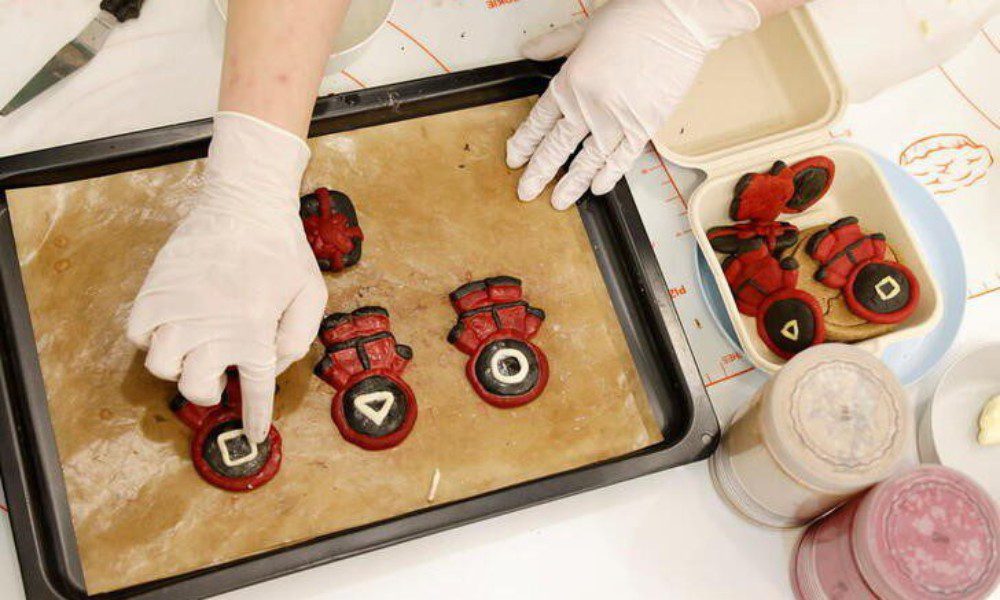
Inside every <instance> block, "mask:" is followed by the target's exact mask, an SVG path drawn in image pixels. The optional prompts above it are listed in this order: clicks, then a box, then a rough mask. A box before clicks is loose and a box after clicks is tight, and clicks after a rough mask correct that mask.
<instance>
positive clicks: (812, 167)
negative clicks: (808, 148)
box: [782, 156, 836, 213]
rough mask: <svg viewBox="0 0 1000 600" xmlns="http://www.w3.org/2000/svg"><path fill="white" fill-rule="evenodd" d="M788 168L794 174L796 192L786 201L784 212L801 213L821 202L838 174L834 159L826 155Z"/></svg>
mask: <svg viewBox="0 0 1000 600" xmlns="http://www.w3.org/2000/svg"><path fill="white" fill-rule="evenodd" d="M788 170H789V171H790V172H791V174H792V184H793V185H794V186H795V193H794V194H792V197H791V198H790V199H789V200H788V202H786V203H785V207H784V209H783V210H782V212H786V213H800V212H802V211H804V210H806V209H807V208H809V207H810V206H812V205H813V204H816V203H817V202H819V199H820V198H822V197H823V196H825V195H826V193H827V192H828V191H830V186H831V185H833V177H834V175H835V174H836V167H835V166H834V164H833V161H832V160H830V159H829V158H827V157H825V156H813V157H810V158H807V159H805V160H801V161H799V162H797V163H795V164H794V165H792V166H790V167H788Z"/></svg>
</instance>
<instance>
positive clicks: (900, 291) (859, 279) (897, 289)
mask: <svg viewBox="0 0 1000 600" xmlns="http://www.w3.org/2000/svg"><path fill="white" fill-rule="evenodd" d="M887 278H889V279H887ZM890 279H891V281H890ZM880 290H881V292H882V294H881V295H880V294H879V291H880ZM851 291H852V293H853V294H854V297H855V299H857V301H858V303H859V304H861V306H864V307H865V308H867V309H868V310H870V311H872V312H874V313H878V314H880V315H885V314H891V313H894V312H896V311H899V310H901V309H903V308H904V307H905V306H906V305H907V304H909V302H910V280H909V279H908V278H907V277H906V276H905V275H904V274H903V272H902V271H900V270H899V269H897V268H895V267H894V266H892V265H891V264H886V263H870V264H867V265H865V266H864V267H862V268H861V270H860V271H858V274H857V275H856V276H855V278H854V285H853V286H852V287H851ZM883 296H891V297H888V298H885V299H883Z"/></svg>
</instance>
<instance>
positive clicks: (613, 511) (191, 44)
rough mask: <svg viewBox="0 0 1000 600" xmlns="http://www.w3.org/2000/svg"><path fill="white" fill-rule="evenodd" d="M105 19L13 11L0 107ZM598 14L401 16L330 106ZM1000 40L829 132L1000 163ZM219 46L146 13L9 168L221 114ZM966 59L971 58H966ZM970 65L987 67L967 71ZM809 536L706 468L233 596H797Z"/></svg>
mask: <svg viewBox="0 0 1000 600" xmlns="http://www.w3.org/2000/svg"><path fill="white" fill-rule="evenodd" d="M96 4H97V2H96V1H93V0H44V1H43V0H0V57H2V58H0V104H2V103H4V102H6V100H7V99H8V98H10V97H11V96H12V95H13V94H14V93H15V92H16V91H17V89H19V88H20V86H21V85H22V84H23V83H24V81H25V80H26V79H27V78H28V77H30V76H31V75H32V74H33V73H34V72H35V71H36V70H37V68H38V67H39V66H41V64H43V63H44V62H45V61H46V60H47V59H48V58H49V57H50V56H51V55H52V54H53V53H54V52H55V51H56V50H57V49H58V48H59V47H60V46H61V45H62V44H63V43H65V42H66V41H67V40H68V39H69V38H71V37H73V36H74V35H75V34H76V33H77V32H78V31H79V30H80V29H81V27H82V26H83V25H84V24H85V23H86V22H87V21H88V20H89V19H90V18H91V16H92V15H93V12H94V7H95V5H96ZM491 7H492V8H491ZM590 8H591V2H587V1H584V2H578V1H577V0H552V1H550V2H531V1H529V0H522V1H520V2H518V1H515V2H512V3H509V4H499V3H495V2H489V1H487V0H450V1H448V2H400V3H399V6H398V7H397V10H396V12H395V14H394V15H393V17H392V22H393V25H392V26H390V27H386V28H385V29H383V30H382V31H381V32H380V34H379V36H378V38H377V39H376V40H375V42H374V43H373V45H372V47H371V49H370V51H369V52H368V53H367V54H366V55H365V56H364V57H363V58H362V59H361V60H360V61H358V62H357V63H356V64H354V65H351V66H350V67H348V69H347V72H345V73H337V74H334V75H333V76H331V77H329V78H327V79H326V80H325V81H324V85H323V92H324V93H329V92H335V91H344V90H348V89H356V88H357V87H359V86H361V85H364V86H371V85H377V84H380V83H387V82H390V81H398V80H403V79H412V78H415V77H419V76H424V75H431V74H437V73H441V72H443V71H444V70H445V69H448V70H460V69H463V68H470V67H474V66H480V65H484V64H491V63H498V62H504V61H508V60H513V59H515V58H517V53H516V48H517V45H518V43H519V42H520V41H521V40H522V39H524V38H525V37H527V36H530V35H532V34H534V33H538V32H541V31H543V30H546V29H548V28H549V26H550V24H555V25H559V24H562V23H565V22H567V21H569V20H571V19H574V18H578V17H581V16H585V15H584V13H585V12H588V11H589V10H590ZM993 25H996V22H994V23H993ZM998 41H1000V28H998V27H995V26H994V27H992V29H988V30H987V31H985V32H983V34H982V36H981V39H979V38H977V40H975V41H974V46H975V47H973V48H970V49H968V50H966V51H965V54H963V55H962V56H959V57H958V58H956V59H954V60H953V61H952V63H949V64H948V66H947V70H937V71H932V72H930V73H928V74H927V75H924V76H921V77H920V78H918V79H916V80H913V81H911V82H908V83H906V84H904V85H903V86H900V87H898V88H896V89H894V90H892V91H891V92H889V93H886V94H883V96H881V97H879V98H876V99H875V100H872V101H870V102H868V103H866V104H864V105H860V106H854V107H852V108H851V109H850V110H849V111H848V113H847V115H846V117H845V119H844V121H843V122H842V123H840V124H839V125H838V127H837V128H836V131H833V132H831V133H833V134H834V135H836V136H840V137H848V138H850V139H852V140H853V141H856V142H858V143H861V144H864V145H866V146H868V147H870V148H872V149H874V150H876V151H879V152H882V153H883V154H885V155H887V156H889V157H890V158H893V159H894V158H895V157H896V156H898V153H899V151H900V150H901V149H902V148H905V147H906V145H907V144H908V143H909V142H911V141H913V140H915V139H918V138H920V137H923V136H926V135H930V134H934V133H939V132H945V131H950V132H968V135H970V136H972V137H975V138H976V139H977V140H978V141H979V142H980V143H983V144H984V145H986V146H987V147H988V148H990V149H991V151H992V153H993V155H994V156H995V157H997V159H998V160H1000V133H998V130H997V127H996V122H997V121H998V120H1000V110H997V109H998V108H1000V90H997V89H996V86H993V89H992V90H989V89H988V90H986V92H982V90H981V88H976V89H974V90H972V91H971V92H970V91H969V90H968V89H964V90H963V88H962V82H963V77H965V76H966V74H968V73H970V72H971V75H968V76H969V77H974V76H975V73H977V72H996V69H997V67H1000V64H998V63H997V62H994V66H993V67H992V69H990V68H987V69H986V70H985V71H981V70H980V69H981V68H982V65H983V63H982V56H983V55H984V53H985V55H988V57H989V60H993V61H1000V58H998V56H997V53H998V50H997V46H998V45H1000V44H998ZM221 47H222V24H221V20H220V19H219V18H218V15H217V14H216V13H215V9H214V6H213V3H212V2H211V0H169V2H168V1H166V0H148V2H147V3H146V6H145V9H144V11H143V14H142V17H141V18H140V19H139V20H138V21H135V22H131V23H129V24H127V25H126V26H123V27H121V28H120V29H119V30H118V31H116V32H114V33H113V35H112V37H111V38H110V39H109V41H108V44H107V46H106V47H105V48H104V49H103V50H102V51H101V53H100V54H99V55H98V56H97V58H96V59H95V60H94V61H93V62H92V64H90V65H88V66H87V67H86V68H85V69H83V70H82V71H81V72H80V73H78V74H76V75H75V76H73V77H72V78H70V79H69V80H68V81H66V82H64V83H63V84H62V85H61V86H59V88H58V89H55V90H52V91H50V92H49V93H47V94H45V95H44V96H42V97H40V98H37V99H36V100H35V101H33V102H32V103H31V104H29V105H27V106H26V107H24V108H22V109H21V110H19V111H17V112H15V113H14V114H13V115H12V116H10V117H8V118H0V156H2V155H8V154H14V153H18V152H23V151H27V150H31V149H37V148H44V147H50V146H56V145H61V144H65V143H69V142H73V141H79V140H83V139H90V138H95V137H101V136H105V135H111V134H115V133H123V132H127V131H134V130H138V129H144V128H148V127H153V126H159V125H166V124H171V123H177V122H182V121H187V120H191V119H196V118H203V117H207V116H209V115H211V113H212V111H213V108H214V105H215V98H216V93H217V85H218V79H219V65H220V63H221ZM970 52H971V53H974V55H972V56H966V55H967V54H969V53H970ZM970 61H971V62H972V63H974V64H976V65H978V66H975V67H974V68H973V67H970V66H969V64H967V63H970ZM984 93H985V94H986V95H987V97H983V94H984ZM990 94H992V95H990ZM643 161H644V162H643V164H640V165H637V167H636V169H634V170H633V172H631V173H630V175H629V180H630V182H633V183H636V181H637V180H638V179H639V178H641V177H644V176H646V175H648V174H649V172H651V171H653V170H655V167H656V165H657V164H659V161H658V160H656V157H655V156H653V155H652V154H649V155H647V156H646V157H645V158H644V159H643ZM651 165H652V166H651ZM662 168H664V169H666V168H669V171H668V172H666V173H662V175H667V174H669V175H670V177H668V178H667V179H669V180H670V181H671V182H672V185H671V186H666V185H665V184H666V181H665V182H664V187H663V189H664V190H665V191H664V192H662V193H664V194H667V196H665V197H662V198H660V197H655V194H652V195H650V194H648V193H647V194H646V195H645V196H641V197H640V194H639V193H637V194H636V195H637V201H638V202H639V203H640V204H643V203H645V205H646V206H652V207H653V208H652V209H650V210H653V211H654V212H655V211H663V214H662V215H661V216H662V217H663V219H664V221H666V220H668V219H669V218H674V217H677V215H678V214H680V213H677V210H676V209H675V208H673V207H674V206H675V205H677V203H676V202H674V203H673V204H671V201H672V200H673V199H674V198H676V197H677V196H680V197H683V196H684V195H686V194H687V193H688V192H689V191H690V188H691V187H692V184H693V182H694V177H692V176H691V174H690V173H687V172H684V171H683V170H681V169H678V168H675V167H672V166H670V167H662ZM997 170H998V169H997V166H996V165H994V166H993V168H992V170H991V171H990V173H989V175H988V177H987V178H985V179H984V180H983V181H981V182H980V183H978V184H977V186H976V187H975V188H974V189H973V188H970V189H969V190H965V191H963V192H962V193H961V194H964V195H965V196H962V197H961V199H960V200H958V199H957V198H958V196H960V195H961V194H960V195H951V196H948V197H943V196H942V197H941V198H940V201H941V203H942V206H943V207H944V208H945V210H946V212H947V213H948V216H949V218H950V219H952V222H953V224H954V225H955V226H956V228H958V229H959V231H960V232H961V231H963V228H965V230H968V228H979V229H982V228H983V226H982V225H981V223H982V222H983V221H982V219H983V214H984V213H983V211H991V212H987V213H985V214H987V215H988V216H990V217H991V219H987V222H990V223H993V224H994V225H993V227H994V231H995V218H996V217H997V216H1000V215H998V213H997V212H996V211H997V209H996V208H995V207H996V204H995V202H994V203H993V204H992V206H993V207H994V208H989V207H988V206H987V204H986V202H988V201H989V200H990V198H992V199H993V200H994V201H995V199H996V198H997V197H998V195H1000V175H998V174H997ZM633 187H634V188H636V187H638V188H642V189H646V188H647V187H649V186H645V187H644V186H642V185H638V186H633ZM966 196H967V197H966ZM982 198H985V199H986V200H983V199H982ZM670 211H673V212H672V213H670ZM667 213H670V214H667ZM644 214H649V213H644ZM653 217H654V219H658V218H659V216H657V215H656V214H654V215H653ZM657 223H658V221H652V222H651V221H649V220H647V226H648V227H649V228H650V229H651V233H652V234H653V235H652V237H653V240H654V244H655V245H656V247H657V251H658V252H660V253H665V252H668V248H670V247H674V248H676V244H677V243H678V242H677V241H676V239H675V238H676V236H675V233H674V231H672V230H671V231H667V230H665V228H660V227H658V226H657ZM687 238H688V239H687V240H686V241H684V242H682V243H683V244H687V245H688V251H690V247H689V246H690V245H691V244H693V240H691V239H690V236H687ZM990 244H992V246H991V245H990ZM997 244H1000V242H997V241H996V240H995V239H994V240H987V241H986V242H981V241H980V242H976V243H974V244H971V246H966V247H965V251H966V261H967V267H968V269H969V273H970V280H969V294H968V295H969V296H970V299H969V300H968V302H967V308H966V319H965V323H964V325H963V328H962V330H961V332H960V335H959V341H958V342H957V343H956V345H955V347H954V348H953V349H952V351H951V353H950V355H949V357H947V358H946V359H945V360H944V361H943V362H942V365H940V366H939V367H938V369H937V370H936V372H935V373H932V374H929V375H928V376H927V377H925V378H924V380H923V381H922V382H920V384H918V385H916V386H913V389H912V396H913V399H914V403H915V405H916V404H920V403H922V402H924V401H925V400H926V398H927V397H929V395H930V393H931V391H932V390H933V385H934V383H935V382H936V380H937V379H938V377H939V375H940V370H941V368H942V367H943V366H945V365H946V364H948V363H950V362H951V361H953V360H954V358H955V357H956V356H957V355H958V354H964V353H965V352H966V351H968V350H970V349H974V348H975V347H977V346H978V345H981V344H985V343H988V342H996V341H998V340H1000V293H996V294H993V293H990V292H992V291H994V290H996V289H997V288H998V287H1000V258H998V257H1000V247H998V245H997ZM669 263H670V257H668V256H665V255H664V256H661V264H669ZM689 264H690V263H689ZM667 279H668V281H669V283H670V286H671V287H672V288H678V289H685V290H687V294H688V298H686V299H683V300H678V302H693V301H695V299H694V298H693V297H692V296H693V295H694V294H691V293H690V292H695V286H694V285H692V282H691V281H684V280H683V279H682V280H678V279H677V277H676V276H672V274H671V272H669V270H668V272H667ZM689 335H696V334H693V333H691V332H689ZM712 335H714V336H715V337H718V335H717V334H716V333H713V334H712ZM708 347H713V346H712V345H711V344H708ZM727 356H728V355H727ZM741 360H742V359H741V358H740V357H738V356H734V357H731V358H727V357H726V356H722V357H718V356H715V355H714V354H711V351H702V352H700V355H699V363H700V364H701V366H702V372H703V374H704V376H705V380H706V383H708V384H710V387H709V389H710V392H711V394H712V398H713V402H714V403H715V405H716V409H717V411H718V413H719V416H720V419H721V420H723V421H725V420H727V419H728V417H729V415H731V414H732V412H733V411H734V410H735V408H736V407H737V405H738V404H739V403H740V402H741V401H742V400H744V399H745V398H747V397H748V396H749V395H750V393H751V392H752V391H753V390H754V389H755V388H756V386H757V385H759V383H760V381H762V377H761V376H760V375H759V374H758V373H754V372H746V373H744V372H743V371H746V369H745V368H739V364H741V363H740V362H739V361H741ZM719 369H721V372H719ZM796 538H797V532H785V533H782V532H774V531H769V530H764V529H760V528H757V527H754V526H752V525H750V524H748V523H746V522H744V521H742V520H741V519H740V518H738V517H737V516H735V515H734V514H733V513H732V512H730V510H729V509H728V508H727V507H726V506H725V505H724V504H723V501H722V500H721V499H719V498H718V497H717V496H716V494H715V492H714V490H713V488H712V485H711V482H710V480H709V477H708V471H707V468H706V466H705V464H704V463H699V464H694V465H688V466H686V467H681V468H677V469H673V470H670V471H667V472H664V473H659V474H656V475H651V476H648V477H644V478H641V479H638V480H633V481H629V482H626V483H622V484H619V485H615V486H612V487H610V488H605V489H602V490H598V491H594V492H589V493H586V494H582V495H578V496H575V497H572V498H568V499H564V500H560V501H557V502H553V503H549V504H547V505H543V506H539V507H535V508H531V509H527V510H523V511H519V512H516V513H513V514H510V515H506V516H503V517H497V518H494V519H490V520H487V521H484V522H481V523H477V524H473V525H469V526H465V527H462V528H459V529H456V530H452V531H449V532H445V533H441V534H437V535H434V536H430V537H427V538H423V539H420V540H416V541H413V542H408V543H405V544H402V545H398V546H395V547H392V548H388V549H384V550H380V551H376V552H372V553H369V554H365V555H362V556H358V557H355V558H352V559H349V560H345V561H341V562H339V563H335V564H331V565H327V566H324V567H319V568H316V569H312V570H310V571H307V572H304V573H300V574H297V575H292V576H289V577H285V578H282V579H278V580H274V581H271V582H267V583H264V584H261V585H257V586H253V587H250V588H246V589H243V590H239V591H237V592H233V593H231V594H229V595H228V596H229V597H233V598H236V597H239V598H260V599H262V600H263V599H267V600H270V599H271V598H274V597H282V598H284V597H294V598H350V597H359V596H362V595H363V596H364V597H367V598H398V597H406V598H440V597H442V596H443V597H452V596H458V595H459V594H462V595H474V596H475V597H478V598H502V597H503V598H505V597H519V598H536V597H537V598H549V597H553V596H556V595H559V596H565V597H570V596H573V597H582V598H590V597H607V596H612V595H614V596H616V597H646V596H650V597H652V596H654V595H655V596H657V597H672V598H695V597H714V598H727V597H731V598H737V597H739V598H761V597H768V598H776V597H777V598H780V597H788V598H790V597H791V591H790V589H789V586H788V581H787V565H788V559H789V555H790V552H791V548H792V545H793V543H794V541H795V539H796ZM22 596H23V592H22V590H21V585H20V575H19V571H18V568H17V559H16V555H15V553H14V546H13V541H12V539H11V536H10V526H9V522H8V521H7V520H6V518H3V517H2V516H0V597H3V598H18V597H22Z"/></svg>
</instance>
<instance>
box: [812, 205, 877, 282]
mask: <svg viewBox="0 0 1000 600" xmlns="http://www.w3.org/2000/svg"><path fill="white" fill-rule="evenodd" d="M841 223H842V221H838V222H837V223H834V224H833V225H830V226H829V227H828V228H826V229H824V230H823V231H820V232H818V233H816V234H814V236H813V237H812V238H811V239H810V241H809V246H808V250H809V256H811V257H813V258H814V259H816V261H817V262H819V263H820V264H821V265H822V269H821V270H820V271H819V272H817V277H816V279H817V281H819V282H820V283H822V284H823V285H825V286H828V287H832V288H834V289H840V288H842V287H844V285H845V284H846V283H847V280H848V279H849V278H850V277H851V275H852V274H853V273H854V272H856V271H857V270H858V269H859V268H860V266H861V265H862V264H863V263H867V262H868V261H870V260H879V261H880V260H882V258H884V257H885V250H886V245H885V240H884V239H882V238H881V237H879V236H874V235H865V234H864V233H863V232H862V231H861V226H860V225H859V224H858V223H857V221H856V220H852V221H848V222H845V223H843V224H841ZM813 240H815V243H813Z"/></svg>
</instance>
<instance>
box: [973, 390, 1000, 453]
mask: <svg viewBox="0 0 1000 600" xmlns="http://www.w3.org/2000/svg"><path fill="white" fill-rule="evenodd" d="M978 441H979V443H980V444H981V445H983V446H993V445H996V444H1000V394H997V395H996V396H993V397H992V398H990V399H989V400H987V401H986V404H984V405H983V410H982V412H981V413H979V438H978Z"/></svg>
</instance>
